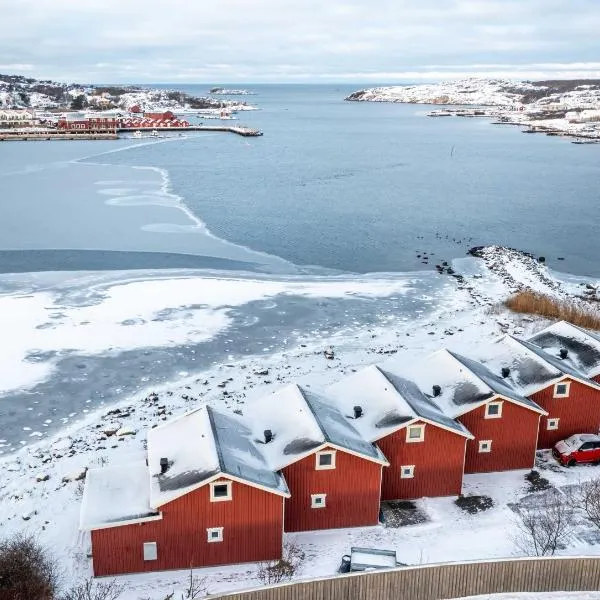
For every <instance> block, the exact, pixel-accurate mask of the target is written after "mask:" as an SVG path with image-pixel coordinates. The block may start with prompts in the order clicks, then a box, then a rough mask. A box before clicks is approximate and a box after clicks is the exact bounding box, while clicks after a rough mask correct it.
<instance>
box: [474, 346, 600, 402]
mask: <svg viewBox="0 0 600 600" xmlns="http://www.w3.org/2000/svg"><path fill="white" fill-rule="evenodd" d="M480 358H481V362H482V363H484V364H485V365H486V367H488V369H489V370H490V371H492V372H493V373H494V374H496V375H497V376H501V377H502V369H506V368H508V369H509V373H508V375H507V376H506V377H503V378H502V380H503V381H504V382H506V384H508V385H511V386H512V387H514V388H515V389H516V390H518V391H519V392H520V393H521V394H523V395H526V396H529V395H531V394H533V393H535V392H536V391H539V390H540V389H543V388H544V387H547V386H548V385H551V384H552V383H554V382H556V381H558V380H560V379H562V378H563V377H564V376H565V375H569V376H571V377H574V378H576V379H578V380H580V381H584V382H586V383H588V384H589V385H591V386H594V387H598V388H599V389H600V386H598V384H596V383H595V382H593V381H591V380H588V378H587V376H586V375H585V373H583V372H581V371H580V370H578V369H577V368H576V367H575V366H574V365H573V364H572V363H571V362H569V361H566V360H562V359H560V358H559V357H558V356H555V355H554V354H550V353H548V352H546V351H544V350H543V349H542V348H541V347H540V346H538V345H536V344H533V343H531V342H528V341H525V340H521V339H518V338H515V337H512V336H509V335H505V336H503V337H501V338H500V339H498V340H497V341H495V342H493V343H492V344H489V345H488V346H487V347H484V348H483V350H482V355H481V357H480Z"/></svg>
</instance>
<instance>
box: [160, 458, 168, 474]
mask: <svg viewBox="0 0 600 600" xmlns="http://www.w3.org/2000/svg"><path fill="white" fill-rule="evenodd" d="M168 470H169V459H168V458H161V459H160V472H161V473H162V474H163V475H164V474H165V473H166V472H167V471H168Z"/></svg>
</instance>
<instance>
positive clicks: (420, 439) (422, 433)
mask: <svg viewBox="0 0 600 600" xmlns="http://www.w3.org/2000/svg"><path fill="white" fill-rule="evenodd" d="M413 429H418V430H419V437H418V438H416V437H411V435H410V432H411V431H412V430H413ZM424 441H425V425H424V424H423V423H421V424H419V425H409V426H408V427H407V428H406V443H407V444H414V443H416V442H424Z"/></svg>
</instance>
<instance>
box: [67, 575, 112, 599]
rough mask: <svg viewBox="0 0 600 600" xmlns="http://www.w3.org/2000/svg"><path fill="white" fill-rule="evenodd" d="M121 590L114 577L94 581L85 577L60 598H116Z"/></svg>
mask: <svg viewBox="0 0 600 600" xmlns="http://www.w3.org/2000/svg"><path fill="white" fill-rule="evenodd" d="M122 591H123V586H122V585H119V584H118V583H117V581H116V579H113V580H112V581H95V580H93V579H87V580H86V581H84V582H83V583H80V584H79V585H76V586H74V587H72V588H71V589H70V590H69V591H68V592H66V594H65V595H64V596H62V597H61V600H117V598H118V597H119V596H120V595H121V592H122Z"/></svg>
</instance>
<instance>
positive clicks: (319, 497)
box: [310, 494, 327, 508]
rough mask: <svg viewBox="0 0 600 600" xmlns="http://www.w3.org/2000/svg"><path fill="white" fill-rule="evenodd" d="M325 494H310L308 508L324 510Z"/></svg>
mask: <svg viewBox="0 0 600 600" xmlns="http://www.w3.org/2000/svg"><path fill="white" fill-rule="evenodd" d="M326 498H327V494H311V496H310V507H311V508H325V506H326Z"/></svg>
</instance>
